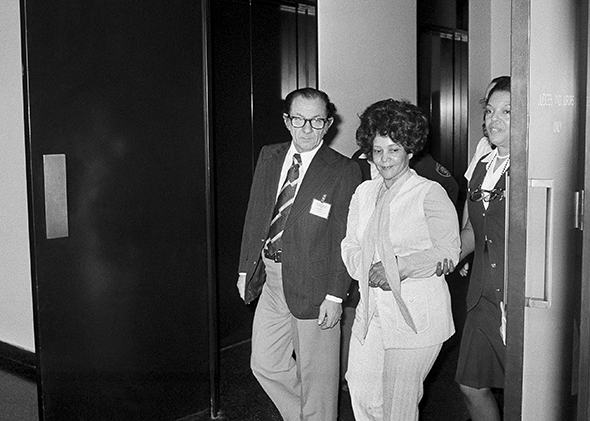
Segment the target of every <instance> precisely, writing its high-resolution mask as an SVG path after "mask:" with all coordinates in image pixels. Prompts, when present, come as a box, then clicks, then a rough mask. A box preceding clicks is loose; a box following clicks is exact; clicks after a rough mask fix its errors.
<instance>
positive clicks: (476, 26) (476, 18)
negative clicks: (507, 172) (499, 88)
mask: <svg viewBox="0 0 590 421" xmlns="http://www.w3.org/2000/svg"><path fill="white" fill-rule="evenodd" d="M510 8H511V0H494V1H493V2H490V1H489V0H472V1H471V2H470V3H469V28H470V29H469V116H470V117H469V146H470V156H471V154H472V153H473V151H474V150H475V146H476V145H477V142H478V141H479V140H480V139H481V137H482V129H481V123H482V118H483V110H482V108H481V105H480V104H479V100H480V99H481V98H483V96H484V93H485V89H486V87H487V85H488V83H490V81H491V80H492V79H493V78H495V77H497V76H504V75H510V18H511V11H510Z"/></svg>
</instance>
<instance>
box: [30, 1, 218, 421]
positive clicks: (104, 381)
mask: <svg viewBox="0 0 590 421" xmlns="http://www.w3.org/2000/svg"><path fill="white" fill-rule="evenodd" d="M202 3H203V4H204V1H203V2H200V1H193V0H173V1H169V0H150V1H144V0H125V1H104V0H68V1H58V0H24V1H23V2H22V5H23V25H24V29H25V31H23V34H25V36H26V38H25V39H24V41H23V43H24V45H23V51H24V52H25V57H26V59H25V82H26V84H25V86H26V98H25V102H26V103H25V109H27V110H28V116H27V127H26V130H27V160H28V169H29V185H30V201H31V207H30V210H31V227H32V230H31V231H32V237H31V241H32V260H33V278H34V279H33V282H34V294H35V296H34V308H35V330H36V354H37V359H38V373H39V390H40V404H41V408H40V413H41V416H42V419H43V420H59V421H67V420H76V421H80V420H93V421H94V420H125V421H128V420H176V419H179V418H181V417H184V416H186V415H189V414H194V413H196V412H198V411H202V410H206V409H207V408H208V407H209V364H208V354H209V327H208V326H209V313H208V296H209V291H210V290H209V287H208V276H207V273H208V271H207V268H208V263H207V252H208V241H207V238H208V236H207V234H208V224H207V209H208V206H209V205H208V200H207V199H206V197H207V191H206V186H207V184H206V180H207V174H206V171H207V167H208V165H207V159H206V150H207V149H206V136H205V127H206V125H205V108H204V103H205V101H204V89H203V80H204V78H205V66H204V64H203V51H204V48H205V45H206V43H205V42H204V39H203V34H202V17H203V13H204V12H203V9H202ZM46 201H47V205H46V203H45V202H46Z"/></svg>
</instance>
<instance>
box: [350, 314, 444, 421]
mask: <svg viewBox="0 0 590 421" xmlns="http://www.w3.org/2000/svg"><path fill="white" fill-rule="evenodd" d="M381 334H382V332H381V325H380V323H379V317H373V319H372V321H371V325H370V327H369V331H368V333H367V337H366V340H365V343H364V344H362V345H361V343H360V342H359V340H358V339H357V338H356V337H355V336H354V335H353V336H352V338H351V340H350V351H349V360H348V371H347V372H346V380H347V381H348V388H349V390H350V398H351V401H352V409H353V411H354V417H355V419H356V421H418V404H419V403H420V400H421V399H422V396H423V394H424V386H423V383H424V379H425V378H426V376H427V375H428V372H429V371H430V369H431V368H432V366H433V364H434V362H435V360H436V357H437V356H438V354H439V352H440V350H441V348H442V343H441V344H437V345H433V346H430V347H426V348H415V349H407V348H406V349H396V348H391V349H384V347H383V338H382V336H381Z"/></svg>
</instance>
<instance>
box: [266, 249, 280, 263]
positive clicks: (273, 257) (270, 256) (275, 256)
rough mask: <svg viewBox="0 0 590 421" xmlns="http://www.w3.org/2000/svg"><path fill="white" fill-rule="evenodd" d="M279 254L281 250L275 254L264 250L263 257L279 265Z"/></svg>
mask: <svg viewBox="0 0 590 421" xmlns="http://www.w3.org/2000/svg"><path fill="white" fill-rule="evenodd" d="M281 254H282V250H277V251H276V252H274V253H271V252H270V251H268V250H267V249H264V257H266V258H267V259H270V260H273V261H274V262H275V263H281Z"/></svg>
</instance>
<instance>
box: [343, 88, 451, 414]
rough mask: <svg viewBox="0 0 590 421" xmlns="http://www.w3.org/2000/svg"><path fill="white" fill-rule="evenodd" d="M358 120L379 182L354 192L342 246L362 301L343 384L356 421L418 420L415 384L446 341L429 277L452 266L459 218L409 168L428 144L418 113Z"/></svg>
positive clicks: (398, 111) (437, 280)
mask: <svg viewBox="0 0 590 421" xmlns="http://www.w3.org/2000/svg"><path fill="white" fill-rule="evenodd" d="M360 118H361V124H360V126H359V128H358V130H357V134H356V136H357V143H358V145H359V147H360V148H361V149H362V150H363V152H364V153H365V154H367V155H368V156H369V157H370V159H371V160H372V161H373V163H374V164H375V165H376V166H377V168H378V170H379V173H380V174H381V176H382V177H378V178H376V179H373V180H368V181H365V182H364V183H362V184H361V185H360V186H359V187H358V188H357V190H356V192H355V194H354V196H353V198H352V200H351V204H350V210H349V215H348V225H347V232H346V237H345V238H344V240H343V241H342V258H343V260H344V263H345V264H346V267H347V269H348V272H349V274H350V275H351V276H352V277H353V278H354V279H356V280H357V281H359V289H360V293H361V294H360V296H361V298H360V302H359V305H358V307H357V311H356V317H355V320H354V324H353V327H352V332H353V338H352V339H351V343H350V354H349V362H348V371H347V374H346V379H347V381H348V386H349V389H350V396H351V400H352V406H353V411H354V415H355V418H356V420H357V421H363V420H399V421H412V420H418V403H419V402H420V399H421V398H422V395H423V382H424V379H425V378H426V375H427V374H428V372H429V371H430V369H431V368H432V365H433V364H434V361H435V360H436V357H437V356H438V354H439V352H440V350H441V347H442V344H443V342H444V341H445V340H447V339H448V338H449V337H450V336H451V335H453V333H454V332H455V328H454V325H453V318H452V314H451V299H450V295H449V291H448V288H447V284H446V281H445V278H444V276H437V275H436V274H435V270H436V266H437V262H440V261H444V259H452V260H453V261H457V260H456V259H457V258H458V256H459V251H460V240H459V224H458V218H457V213H456V211H455V208H454V206H453V204H452V203H451V201H450V199H449V198H448V196H447V194H446V192H445V190H444V189H443V188H442V187H441V186H440V185H439V184H438V183H436V182H433V181H430V180H428V179H426V178H424V177H421V176H419V175H417V174H416V172H415V171H413V170H411V169H410V168H409V162H410V159H411V158H412V156H413V154H414V153H416V152H419V151H420V150H421V149H422V147H423V146H424V143H425V142H426V138H427V134H428V122H427V120H426V118H425V117H424V115H423V114H422V112H421V111H420V109H419V108H417V107H416V106H414V105H412V104H410V103H409V102H406V101H396V100H393V99H388V100H384V101H379V102H377V103H375V104H373V105H371V106H369V107H368V108H367V109H366V110H365V111H364V113H363V114H362V115H361V117H360Z"/></svg>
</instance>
